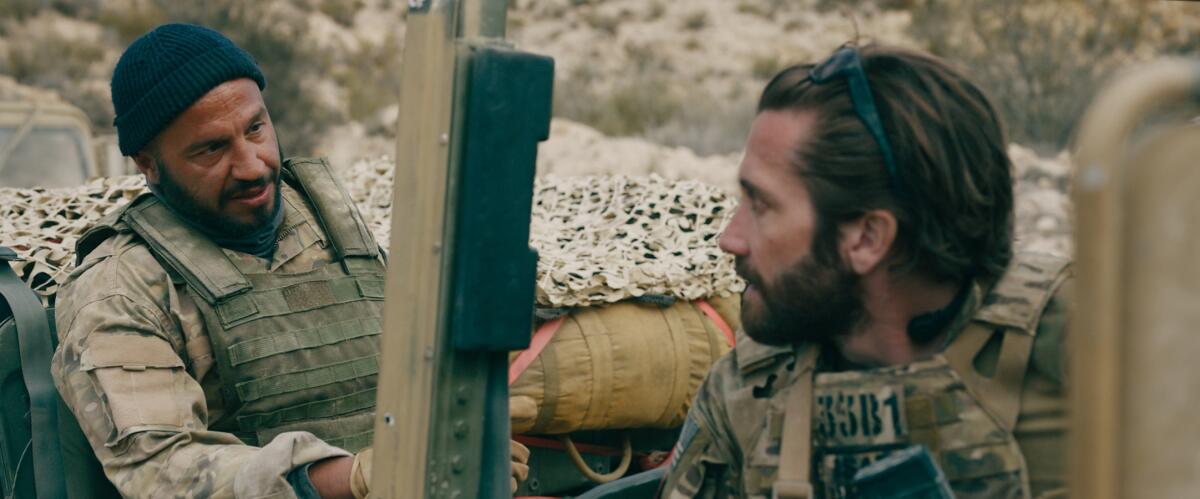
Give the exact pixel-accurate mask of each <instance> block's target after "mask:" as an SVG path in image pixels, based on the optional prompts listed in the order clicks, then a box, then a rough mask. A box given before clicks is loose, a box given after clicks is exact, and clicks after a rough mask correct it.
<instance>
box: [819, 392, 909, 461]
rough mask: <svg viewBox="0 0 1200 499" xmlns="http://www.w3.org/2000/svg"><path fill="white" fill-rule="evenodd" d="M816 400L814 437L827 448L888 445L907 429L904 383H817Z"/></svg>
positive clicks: (905, 433)
mask: <svg viewBox="0 0 1200 499" xmlns="http://www.w3.org/2000/svg"><path fill="white" fill-rule="evenodd" d="M813 402H814V409H813V410H814V416H815V417H816V422H815V423H816V424H815V430H816V432H815V435H814V437H816V439H817V440H819V441H820V443H821V446H822V447H825V448H839V447H871V446H878V445H888V444H892V443H896V442H898V441H900V440H902V439H904V437H905V436H906V435H907V433H908V432H907V431H906V429H905V428H906V422H905V419H904V386H903V385H883V386H878V385H876V386H853V385H833V386H818V387H817V389H816V393H815V396H814V400H813Z"/></svg>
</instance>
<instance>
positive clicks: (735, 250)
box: [718, 203, 750, 256]
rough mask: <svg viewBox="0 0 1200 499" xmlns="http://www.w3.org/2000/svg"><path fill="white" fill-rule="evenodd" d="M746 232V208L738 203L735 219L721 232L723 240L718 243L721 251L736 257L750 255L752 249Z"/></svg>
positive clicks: (734, 214)
mask: <svg viewBox="0 0 1200 499" xmlns="http://www.w3.org/2000/svg"><path fill="white" fill-rule="evenodd" d="M745 230H746V208H744V207H743V204H742V203H738V207H737V208H736V209H735V210H734V211H733V218H731V219H729V224H728V225H726V226H725V230H724V231H723V232H721V239H720V240H719V242H718V245H719V246H720V247H721V251H724V252H726V253H729V254H732V255H736V256H745V255H746V254H747V253H749V250H750V248H749V245H748V244H747V243H746V237H745V233H744V231H745Z"/></svg>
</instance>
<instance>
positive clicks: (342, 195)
mask: <svg viewBox="0 0 1200 499" xmlns="http://www.w3.org/2000/svg"><path fill="white" fill-rule="evenodd" d="M284 169H285V171H288V172H290V173H291V174H292V175H294V176H295V177H296V180H298V181H299V184H300V186H301V187H302V188H303V189H304V192H305V194H307V195H308V198H309V200H310V201H312V203H313V207H314V208H316V212H317V217H318V218H319V219H320V222H321V226H323V227H325V231H326V232H328V233H329V237H330V239H332V241H333V247H334V251H335V252H336V253H337V255H338V257H339V258H345V257H347V256H365V257H371V258H374V257H376V256H378V255H379V249H378V248H377V247H376V244H375V239H374V238H373V237H372V236H371V231H370V229H368V228H367V224H366V222H364V221H363V220H362V216H361V215H360V214H359V213H358V210H356V209H354V202H353V201H351V199H350V195H348V194H346V190H345V189H343V188H342V186H341V184H340V183H339V182H338V180H337V178H336V177H334V175H333V170H332V169H331V168H330V167H329V164H328V163H326V162H325V160H324V159H322V158H317V159H307V158H304V159H300V158H297V159H292V160H288V161H287V162H286V163H285V164H284Z"/></svg>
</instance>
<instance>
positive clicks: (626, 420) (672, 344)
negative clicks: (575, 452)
mask: <svg viewBox="0 0 1200 499" xmlns="http://www.w3.org/2000/svg"><path fill="white" fill-rule="evenodd" d="M737 300H738V298H737V297H736V296H733V297H726V298H721V297H716V298H713V299H711V301H714V302H718V303H720V304H721V306H719V307H718V306H715V307H714V308H716V309H717V310H727V311H730V310H736V306H734V307H729V306H728V304H727V303H722V302H728V301H734V302H736V301H737ZM724 319H725V321H726V322H727V323H729V325H730V326H731V327H733V328H737V327H738V317H737V315H736V313H733V315H730V316H727V317H724ZM728 350H729V344H728V341H727V340H726V338H725V335H724V334H723V333H722V332H721V330H720V328H719V327H718V326H717V325H716V324H715V323H714V322H713V321H712V320H711V319H710V318H708V317H707V316H706V315H704V312H703V311H701V310H700V309H699V308H698V307H697V306H696V305H695V304H694V303H691V302H677V303H675V304H674V305H671V306H669V307H660V306H658V305H649V304H642V303H636V302H622V303H617V304H613V305H607V306H603V307H593V308H586V309H581V310H578V311H576V312H575V313H573V314H572V315H570V316H569V317H568V318H567V320H566V321H565V322H564V323H563V325H562V326H561V327H560V328H559V330H558V331H557V332H556V333H555V335H554V338H553V339H552V340H551V341H550V343H549V344H548V345H547V346H546V348H545V349H544V350H543V351H542V353H541V355H539V356H538V357H537V359H536V360H535V361H534V362H533V363H532V364H531V365H530V366H529V368H528V369H527V370H526V371H525V372H524V373H522V374H521V376H520V377H518V378H517V380H516V382H515V383H513V385H512V386H511V387H510V392H509V393H510V394H511V396H512V400H511V402H510V407H514V408H515V409H516V410H515V411H514V413H513V416H514V420H513V432H514V433H549V434H561V433H569V432H573V431H577V430H593V429H615V428H673V427H676V426H679V424H680V423H682V422H683V418H684V416H685V415H686V414H687V409H688V406H689V404H690V403H691V400H692V397H693V396H694V395H695V393H696V389H697V388H698V387H699V386H700V382H701V381H702V380H703V379H704V376H705V374H706V373H707V372H708V368H709V366H710V365H711V364H712V363H713V362H715V361H716V360H717V359H718V358H719V357H720V356H721V355H723V354H724V353H725V352H726V351H728ZM516 355H517V354H516V353H514V354H513V357H514V358H515V357H516Z"/></svg>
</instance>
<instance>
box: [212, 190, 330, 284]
mask: <svg viewBox="0 0 1200 499" xmlns="http://www.w3.org/2000/svg"><path fill="white" fill-rule="evenodd" d="M280 189H281V190H282V191H283V196H282V199H283V222H281V223H280V224H279V231H278V232H276V233H275V234H276V235H275V239H276V243H275V244H276V247H275V253H274V254H273V255H272V257H271V261H270V262H269V263H266V262H267V261H266V260H265V259H263V258H259V257H256V256H253V255H247V254H244V253H238V252H235V251H229V250H226V251H225V254H226V255H229V256H230V258H235V259H242V260H246V259H252V260H254V261H256V262H259V263H251V262H248V261H247V262H243V265H246V264H249V265H251V266H252V267H258V266H261V265H263V264H264V263H266V265H265V266H266V268H267V269H269V270H268V271H270V272H274V271H275V270H277V269H279V267H281V266H283V265H284V264H286V263H287V262H289V261H291V260H292V259H293V258H295V257H296V255H299V254H300V253H302V252H304V250H305V249H307V248H308V247H309V246H312V245H313V244H320V245H321V246H322V247H324V246H325V245H326V241H325V237H324V235H323V234H322V231H318V230H315V227H316V225H317V224H316V220H315V216H314V215H313V211H312V209H310V208H309V206H308V203H307V202H306V201H305V200H304V198H303V197H302V196H301V194H300V192H299V191H297V190H295V189H293V188H292V187H291V186H290V185H288V184H287V183H286V182H281V183H280Z"/></svg>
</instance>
